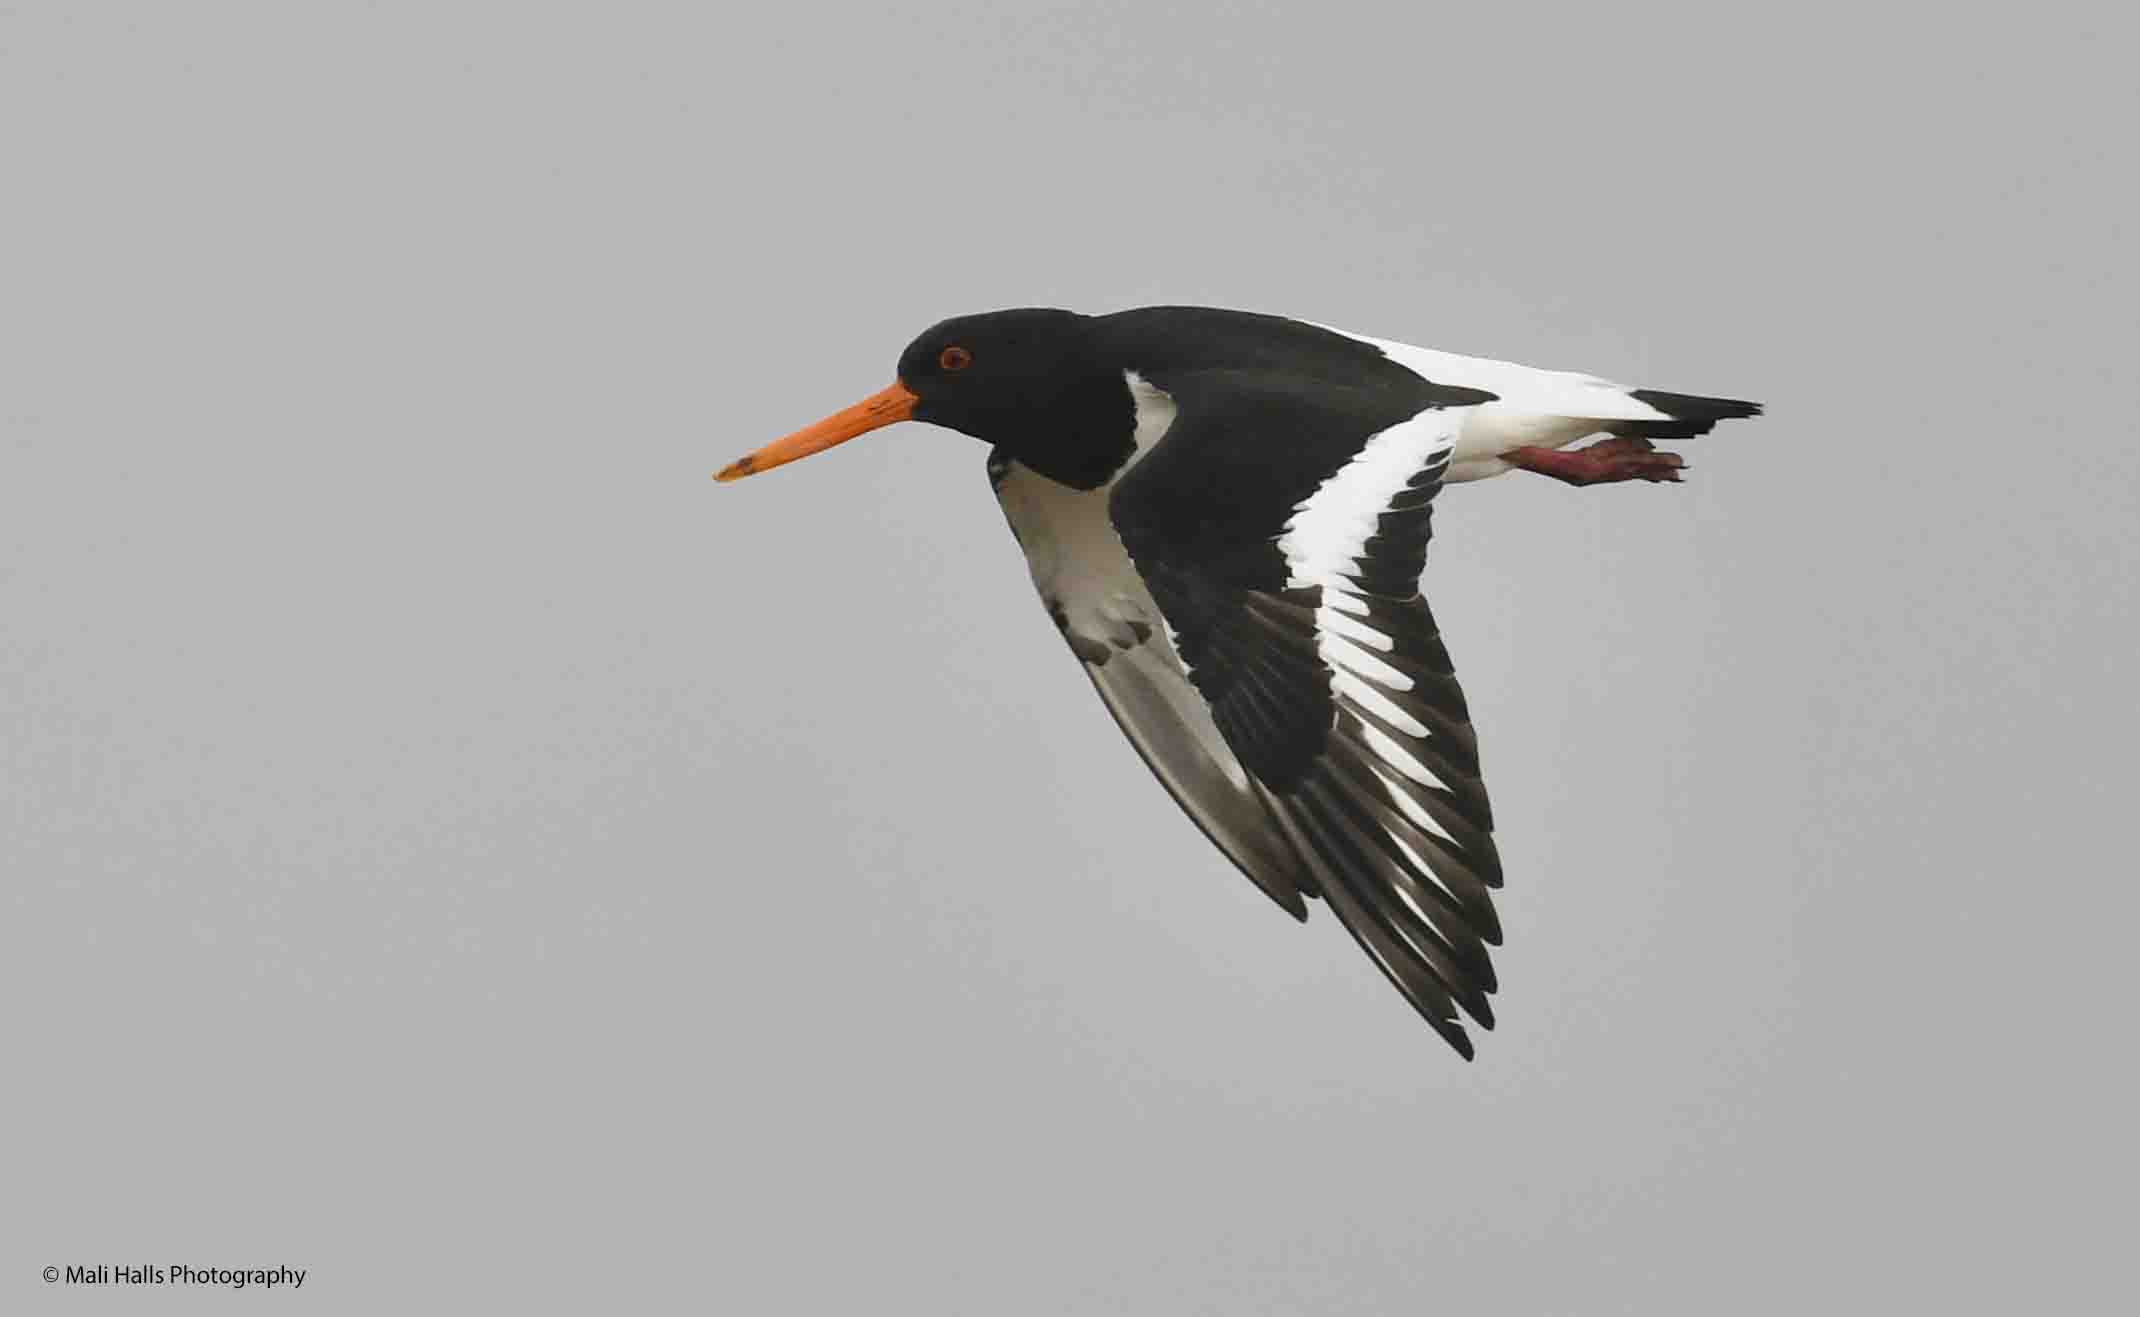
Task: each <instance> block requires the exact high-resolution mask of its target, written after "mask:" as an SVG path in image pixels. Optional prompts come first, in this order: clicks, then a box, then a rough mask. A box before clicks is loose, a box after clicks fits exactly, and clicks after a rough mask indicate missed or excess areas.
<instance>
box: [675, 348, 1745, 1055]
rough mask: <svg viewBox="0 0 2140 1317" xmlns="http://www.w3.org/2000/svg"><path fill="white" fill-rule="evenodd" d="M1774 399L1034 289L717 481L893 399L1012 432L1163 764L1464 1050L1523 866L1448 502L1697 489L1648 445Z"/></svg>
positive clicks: (1082, 654) (1026, 523)
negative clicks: (1470, 662) (1504, 830)
mask: <svg viewBox="0 0 2140 1317" xmlns="http://www.w3.org/2000/svg"><path fill="white" fill-rule="evenodd" d="M1760 411H1761V408H1760V406H1759V405H1758V404H1756V403H1751V402H1740V401H1737V400H1734V399H1729V398H1705V397H1697V396H1694V395H1691V394H1684V393H1664V392H1660V391H1658V390H1654V389H1626V388H1622V387H1621V386H1619V385H1617V384H1612V383H1609V382H1607V381H1605V380H1602V379H1596V378H1593V377H1591V376H1588V375H1579V374H1570V373H1566V372H1562V371H1552V370H1537V369H1533V368H1531V367H1528V366H1519V365H1515V364H1512V363H1509V362H1505V361H1490V360H1486V359H1483V358H1478V357H1464V356H1457V355H1455V354H1453V353H1448V352H1436V351H1432V350H1430V349H1427V348H1417V347H1410V346H1407V345H1405V344H1402V343H1393V342H1386V341H1384V340H1381V339H1374V338H1367V337H1363V336H1361V335H1357V334H1350V333H1345V332H1342V331H1339V330H1335V329H1331V328H1328V327H1326V326H1322V325H1317V324H1311V323H1308V322H1305V321H1300V320H1291V319H1286V318H1283V317H1278V316H1269V315H1256V314H1250V313H1246V312H1240V311H1222V310H1214V309H1209V308H1203V307H1180V306H1168V307H1149V308H1145V309H1141V310H1135V311H1123V312H1120V313H1117V314H1114V315H1101V316H1085V315H1079V314H1077V313H1075V312H1071V311H1059V310H1046V309H1025V310H1013V311H996V312H990V313H988V314H985V315H972V316H960V317H957V318H955V319H951V320H946V321H944V322H943V323H942V324H939V325H937V326H935V327H934V328H932V329H929V330H927V331H926V332H924V333H923V334H922V335H921V336H920V337H919V338H917V339H915V340H914V341H913V342H912V343H911V344H909V345H908V346H907V349H906V351H905V352H904V353H902V354H901V355H900V358H899V371H898V377H897V379H896V380H895V381H894V382H893V383H892V384H891V386H890V387H888V388H886V389H884V390H882V391H881V392H879V393H876V394H873V395H872V396H870V397H869V398H866V399H864V400H863V401H862V402H859V403H857V404H855V405H854V406H852V407H849V408H847V409H846V410H845V411H841V412H836V413H834V414H833V415H831V416H828V417H826V418H825V419H824V420H822V421H819V422H818V423H817V424H815V425H812V426H808V427H806V428H804V429H801V430H798V431H796V432H795V433H794V434H791V435H789V436H788V437H787V438H785V439H780V440H777V441H775V442H774V443H771V444H768V445H767V446H766V447H764V448H761V449H759V450H758V451H757V452H755V453H752V454H750V455H749V456H746V457H743V458H740V459H738V460H737V461H735V462H733V463H731V464H730V465H729V466H728V467H727V468H725V469H724V470H722V471H721V472H720V474H719V477H718V478H719V479H721V480H724V481H725V480H735V479H739V478H741V477H743V476H747V475H752V474H754V473H756V472H760V471H765V470H769V469H770V468H772V467H776V466H779V465H781V464H783V463H786V462H791V461H793V460H795V459H796V458H799V457H804V456H807V455H808V454H811V453H815V452H818V451H820V450H822V449H825V448H829V447H831V446H832V445H834V444H838V443H844V442H845V441H847V440H849V439H852V438H854V437H855V436H857V435H860V434H864V433H866V432H868V431H870V430H875V429H877V428H879V427H881V426H886V425H890V424H892V423H893V422H895V421H904V420H917V421H928V422H931V423H933V424H936V425H942V426H947V427H949V428H951V429H953V430H958V431H961V432H962V433H965V434H968V435H972V436H973V437H974V438H977V439H980V440H982V441H983V442H985V443H988V444H990V445H992V446H993V448H992V451H991V452H990V454H989V458H988V479H989V483H990V485H992V486H993V487H994V489H995V493H996V498H997V500H998V501H999V502H1000V503H1001V504H1002V507H1003V511H1004V515H1005V516H1006V517H1007V518H1008V519H1009V521H1010V527H1011V533H1012V534H1013V535H1015V536H1016V537H1017V539H1018V543H1019V545H1020V546H1021V547H1022V548H1023V549H1024V551H1025V556H1026V561H1027V563H1028V564H1029V565H1030V567H1031V569H1032V575H1033V584H1034V585H1035V586H1036V587H1037V588H1038V589H1039V591H1040V598H1041V601H1042V603H1044V604H1045V605H1046V606H1047V610H1048V614H1049V616H1050V617H1052V618H1053V619H1054V621H1055V625H1056V626H1057V627H1058V628H1060V629H1061V631H1062V634H1063V638H1064V639H1065V640H1066V641H1068V642H1069V645H1070V648H1071V650H1072V651H1073V652H1074V653H1075V654H1076V655H1077V658H1078V660H1079V661H1080V662H1081V663H1082V664H1083V665H1084V668H1085V672H1086V675H1087V676H1089V677H1090V678H1091V679H1092V684H1093V686H1094V687H1095V688H1097V689H1098V691H1099V693H1100V699H1101V700H1102V701H1103V702H1105V703H1106V705H1107V707H1108V710H1109V711H1110V712H1111V713H1113V714H1114V717H1115V720H1116V721H1117V722H1118V723H1119V724H1121V727H1122V731H1123V733H1124V734H1125V735H1127V736H1128V737H1129V739H1130V742H1131V744H1133V745H1134V746H1136V748H1137V751H1138V753H1139V754H1140V755H1142V756H1143V758H1144V761H1145V763H1146V764H1148V765H1149V766H1150V767H1151V770H1152V772H1153V773H1154V774H1155V775H1157V776H1158V778H1159V780H1160V782H1161V783H1162V784H1164V785H1165V787H1166V788H1167V790H1168V791H1169V792H1171V793H1172V794H1173V796H1174V799H1175V800H1176V801H1177V802H1179V803H1180V805H1181V807H1182V808H1183V809H1184V810H1186V811H1187V812H1188V814H1189V817H1190V818H1192V819H1194V820H1195V821H1196V823H1197V825H1198V826H1199V827H1201V828H1202V829H1203V831H1204V833H1205V835H1207V836H1208V837H1209V838H1210V839H1211V840H1212V842H1213V843H1214V844H1216V845H1217V846H1218V847H1219V849H1220V850H1222V851H1224V852H1225V853H1226V855H1227V856H1228V857H1229V858H1230V859H1232V861H1233V862H1234V863H1235V864H1236V865H1238V866H1239V867H1240V869H1241V871H1242V872H1243V873H1245V874H1247V875H1248V877H1249V879H1250V880H1251V881H1253V882H1254V883H1255V884H1256V885H1257V886H1258V887H1260V888H1262V889H1263V891H1264V892H1265V893H1266V894H1268V895H1269V896H1270V898H1271V899H1272V900H1274V901H1276V902H1277V903H1278V904H1279V905H1280V906H1282V907H1283V908H1284V909H1285V910H1286V911H1287V912H1289V913H1290V914H1292V915H1293V917H1294V918H1296V919H1301V920H1305V919H1306V918H1307V916H1308V907H1307V904H1306V898H1308V897H1318V898H1320V899H1321V900H1322V901H1323V902H1324V903H1325V904H1327V905H1328V906H1329V907H1330V908H1331V909H1332V910H1333V911H1334V912H1336V914H1337V917H1338V919H1339V921H1340V922H1342V923H1343V924H1344V925H1345V928H1346V930H1347V931H1348V932H1350V933H1351V934H1352V936H1353V938H1354V940H1356V941H1357V942H1358V943H1359V944H1360V947H1361V948H1362V949H1363V950H1365V951H1366V952H1367V954H1368V956H1369V957H1370V958H1372V959H1373V960H1374V962H1375V964H1376V965H1378V966H1379V967H1380V968H1381V970H1382V972H1383V973H1384V974H1385V975H1387V976H1388V977H1389V980H1390V982H1392V983H1394V984H1395V985H1396V986H1397V989H1398V991H1400V992H1402V993H1403V994H1404V996H1405V998H1406V1000H1408V1001H1410V1002H1411V1004H1412V1005H1413V1006H1414V1007H1415V1008H1416V1009H1417V1010H1418V1011H1419V1013H1420V1014H1421V1015H1422V1016H1424V1017H1425V1018H1426V1021H1427V1023H1428V1024H1430V1025H1432V1026H1433V1028H1434V1030H1435V1032H1436V1033H1438V1034H1440V1035H1441V1037H1442V1038H1443V1039H1444V1040H1446V1041H1447V1042H1448V1043H1449V1045H1450V1046H1451V1047H1453V1048H1455V1049H1456V1050H1457V1051H1458V1052H1459V1053H1461V1054H1462V1055H1463V1056H1464V1057H1465V1058H1466V1059H1469V1058H1470V1057H1471V1055H1472V1044H1471V1039H1470V1038H1469V1036H1468V1035H1467V1034H1466V1032H1465V1024H1464V1020H1463V1015H1464V1014H1468V1015H1469V1016H1470V1017H1471V1019H1472V1020H1474V1021H1476V1022H1477V1023H1478V1024H1479V1025H1480V1026H1481V1027H1483V1028H1489V1029H1490V1028H1492V1027H1493V1022H1494V1017H1493V1007H1492V1004H1491V1002H1490V1001H1489V1000H1488V995H1489V994H1490V993H1492V992H1494V991H1495V989H1496V986H1497V984H1496V981H1495V977H1494V968H1493V962H1492V960H1491V959H1490V958H1489V956H1488V953H1487V948H1488V947H1489V946H1498V945H1500V942H1501V925H1500V921H1499V919H1498V918H1497V916H1496V915H1495V912H1494V904H1493V899H1492V893H1493V890H1494V889H1495V888H1497V887H1499V886H1501V880H1502V874H1501V862H1500V859H1499V857H1498V855H1497V854H1496V852H1495V849H1494V841H1493V816H1492V814H1491V812H1490V811H1489V809H1488V807H1487V801H1486V789H1485V787H1484V785H1483V784H1482V783H1481V781H1480V776H1479V756H1478V747H1477V742H1476V740H1475V739H1474V737H1473V735H1472V728H1471V716H1470V713H1469V711H1468V710H1467V708H1466V707H1465V703H1464V695H1463V692H1462V691H1461V690H1460V689H1459V688H1458V686H1457V682H1456V678H1455V676H1454V673H1453V669H1452V667H1451V665H1450V662H1449V654H1448V651H1447V650H1446V649H1445V648H1444V647H1443V645H1442V640H1441V635H1440V632H1439V630H1438V629H1437V627H1436V626H1435V622H1434V615H1433V613H1432V612H1430V611H1429V610H1428V607H1427V604H1426V601H1425V600H1424V599H1423V598H1422V597H1421V596H1420V592H1419V578H1420V573H1421V571H1422V570H1423V568H1424V567H1425V563H1426V552H1427V539H1428V535H1429V531H1430V525H1431V515H1432V511H1433V502H1434V499H1435V496H1436V495H1437V494H1438V493H1440V491H1441V489H1442V487H1443V486H1444V485H1447V484H1451V483H1454V482H1457V481H1464V480H1477V479H1480V478H1483V477H1487V476H1493V475H1499V474H1501V473H1502V472H1505V471H1509V470H1513V469H1522V470H1528V471H1535V472H1538V473H1540V474H1542V475H1546V476H1551V477H1553V478H1554V479H1556V480H1562V481H1566V482H1568V483H1570V484H1576V485H1588V484H1597V483H1605V482H1611V481H1621V480H1647V481H1677V480H1678V479H1679V478H1680V474H1681V472H1682V471H1683V470H1685V467H1684V465H1683V464H1682V462H1681V461H1680V459H1679V457H1678V456H1676V455H1674V454H1671V453H1667V452H1663V451H1660V450H1658V448H1657V447H1656V444H1655V441H1656V440H1659V439H1687V438H1691V437H1693V436H1695V435H1699V434H1705V433H1707V432H1708V431H1709V430H1710V429H1711V428H1712V427H1714V426H1715V425H1716V423H1717V422H1718V421H1720V420H1726V419H1730V418H1734V417H1743V416H1754V415H1758V414H1759V413H1760ZM1599 434H1602V435H1603V436H1604V437H1603V438H1602V439H1600V440H1598V441H1597V442H1595V443H1593V444H1591V445H1590V446H1588V447H1585V448H1571V447H1570V446H1569V445H1571V444H1573V443H1575V442H1576V441H1577V440H1580V439H1584V438H1587V437H1589V436H1591V435H1599ZM1459 1008H1461V1010H1462V1014H1460V1013H1459Z"/></svg>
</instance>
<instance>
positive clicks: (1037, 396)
mask: <svg viewBox="0 0 2140 1317" xmlns="http://www.w3.org/2000/svg"><path fill="white" fill-rule="evenodd" d="M1093 324H1094V321H1093V320H1092V319H1091V318H1090V317H1087V316H1081V315H1078V314H1077V313H1076V312H1073V311H1055V310H1045V309H1038V308H1033V309H1024V310H1016V311H991V312H988V313H986V314H983V315H971V316H958V317H955V318H953V319H950V320H946V321H944V322H942V323H941V324H938V325H934V326H932V327H931V328H929V329H927V330H924V331H923V332H922V334H921V335H920V336H919V337H918V338H916V339H915V340H914V341H913V342H912V343H909V344H908V345H907V348H906V351H904V352H902V353H900V354H899V371H898V376H897V378H896V379H894V380H893V382H892V384H891V385H890V387H888V388H885V389H883V390H880V391H879V392H877V393H874V394H871V395H870V396H869V397H867V398H864V399H863V400H862V401H861V402H858V403H856V404H855V405H854V406H852V407H849V408H846V409H845V410H843V411H838V412H834V413H833V414H832V415H830V416H828V417H826V418H825V419H824V420H822V421H819V422H817V423H816V424H815V425H808V426H805V427H803V428H802V429H800V430H797V431H796V432H795V433H793V434H791V435H789V436H787V437H786V438H784V439H776V440H774V441H773V442H772V443H770V444H767V445H766V446H765V447H763V448H760V449H759V450H758V451H756V452H754V453H750V454H748V455H747V456H744V457H741V458H738V459H736V460H735V461H734V462H731V463H729V464H728V465H727V466H726V467H723V468H722V469H721V471H720V473H719V474H718V476H716V479H719V480H739V479H741V478H742V477H744V476H748V475H755V474H757V473H758V472H760V471H766V470H770V469H771V468H773V467H776V466H781V465H783V464H785V463H788V462H792V461H794V460H795V459H797V458H799V457H808V456H809V455H810V454H812V453H816V452H821V451H823V450H824V449H827V448H830V447H832V446H833V445H834V444H840V443H845V442H846V441H848V440H849V439H853V438H855V437H857V436H859V435H864V434H867V433H869V432H870V431H871V430H876V429H881V428H882V427H884V426H887V425H890V424H892V423H894V422H896V421H906V420H914V421H927V422H929V423H931V424H933V425H941V426H944V427H946V428H948V429H952V430H957V431H959V432H960V433H962V434H969V435H972V436H973V437H974V438H976V439H980V440H984V441H986V442H988V443H990V444H994V445H997V446H999V447H1001V448H1003V449H1005V450H1006V451H1007V452H1009V453H1010V454H1011V455H1012V456H1013V457H1016V458H1018V459H1019V460H1020V461H1022V462H1024V463H1025V464H1026V465H1028V466H1031V467H1033V468H1034V469H1035V470H1037V471H1039V472H1040V473H1041V474H1043V475H1047V476H1049V477H1051V478H1053V479H1055V480H1059V481H1061V482H1062V483H1064V484H1068V485H1074V486H1078V487H1083V488H1091V487H1095V486H1098V485H1100V484H1103V483H1105V482H1106V480H1107V478H1108V476H1110V475H1112V474H1113V473H1114V471H1115V470H1116V469H1117V468H1119V467H1120V466H1121V465H1122V463H1123V462H1125V461H1127V460H1128V458H1129V456H1130V454H1131V453H1133V452H1134V451H1135V443H1134V439H1133V436H1134V434H1135V430H1136V406H1135V403H1134V402H1133V401H1132V398H1131V395H1130V392H1129V386H1128V383H1127V382H1126V380H1125V379H1124V377H1123V373H1122V371H1123V367H1122V366H1121V365H1120V364H1119V363H1114V362H1111V361H1110V360H1108V354H1107V353H1106V352H1105V351H1104V350H1103V349H1102V347H1101V344H1100V342H1099V336H1098V335H1097V334H1095V333H1094V332H1093V330H1092V326H1093Z"/></svg>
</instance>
